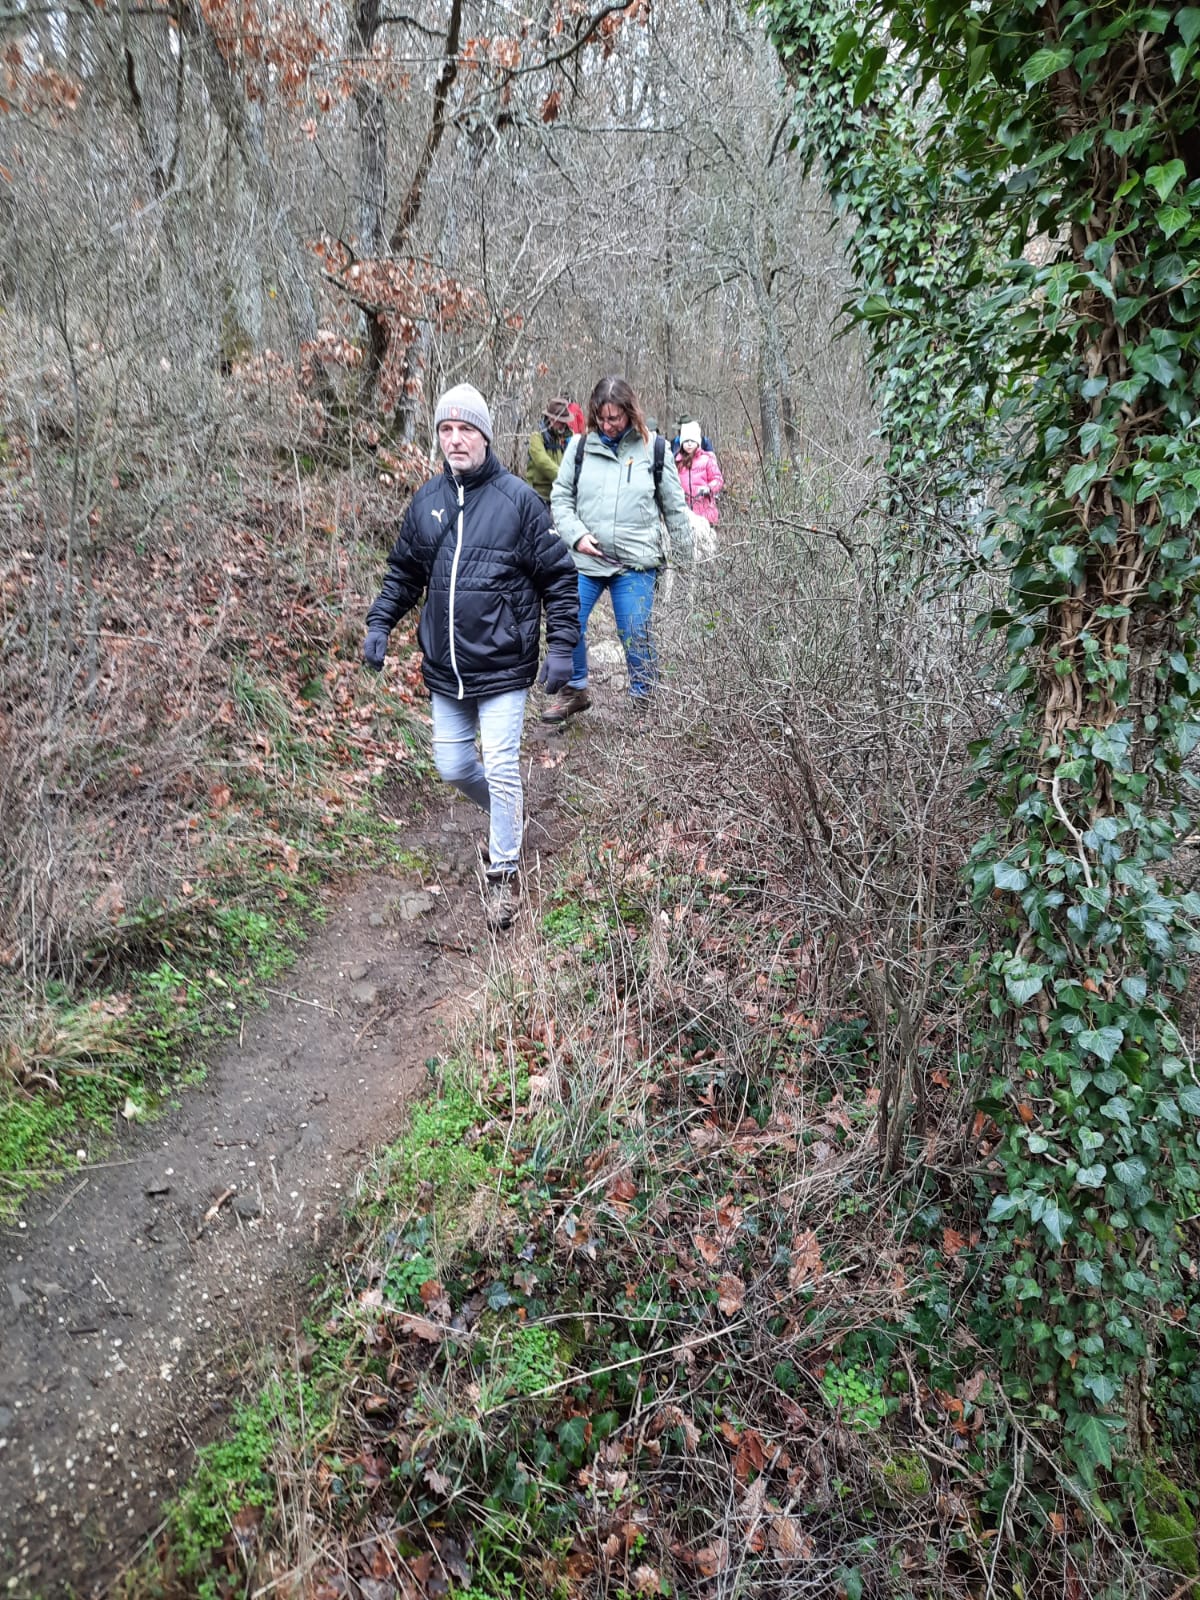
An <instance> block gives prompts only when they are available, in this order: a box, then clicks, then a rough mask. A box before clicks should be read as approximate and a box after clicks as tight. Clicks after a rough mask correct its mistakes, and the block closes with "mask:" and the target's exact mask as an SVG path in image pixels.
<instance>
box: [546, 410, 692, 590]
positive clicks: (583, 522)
mask: <svg viewBox="0 0 1200 1600" xmlns="http://www.w3.org/2000/svg"><path fill="white" fill-rule="evenodd" d="M578 450H582V451H583V465H582V467H581V468H580V473H579V492H578V496H577V495H576V492H575V453H576V451H578ZM660 493H661V497H662V520H661V521H660V519H659V510H658V503H657V501H656V500H655V496H654V450H653V440H651V443H650V444H646V443H645V442H644V441H643V439H642V438H641V436H640V435H639V434H637V433H635V432H634V431H633V429H632V428H631V429H629V430H628V431H627V432H626V433H625V435H624V437H623V438H622V439H621V442H620V443H619V444H618V445H617V449H616V453H615V454H614V453H613V451H612V450H610V449H609V447H608V446H607V445H606V444H603V443H602V442H601V439H600V436H599V434H597V433H586V434H577V435H576V436H575V438H574V439H572V440H571V441H570V442H569V443H568V445H567V448H566V451H565V452H564V454H563V458H562V464H561V465H560V467H559V469H558V477H557V478H556V479H555V480H554V488H553V489H552V490H551V491H550V509H551V512H552V513H553V516H554V526H555V527H556V528H557V529H558V532H559V535H560V536H561V537H562V538H563V539H564V540H565V541H566V543H567V546H568V547H569V549H570V551H571V554H572V555H573V556H574V558H575V565H576V566H577V567H578V568H579V570H580V572H584V573H587V574H588V576H589V577H593V578H611V577H612V575H613V574H614V573H615V572H618V571H620V570H621V568H623V567H631V568H634V569H636V570H638V571H651V570H654V569H656V568H658V567H662V566H665V565H666V563H667V559H668V556H669V557H670V559H671V560H672V561H673V562H681V561H684V562H686V561H690V559H691V555H692V527H691V523H690V522H689V520H688V513H687V502H686V501H685V500H684V497H683V489H682V487H681V486H680V482H679V472H678V470H677V469H676V466H675V463H674V461H673V460H672V459H671V453H670V451H667V453H666V458H665V460H664V461H663V475H662V486H661V490H660ZM663 521H665V522H666V536H665V539H664V534H663V526H662V522H663ZM589 533H590V534H591V536H592V538H593V539H595V541H596V543H597V544H598V545H599V546H600V548H601V550H603V551H604V554H605V555H606V556H609V557H611V558H612V559H611V560H610V561H607V562H605V561H598V560H596V558H595V557H594V556H585V555H580V553H579V551H578V550H577V549H576V548H575V547H576V545H577V544H578V543H579V541H580V539H582V538H583V537H584V536H585V534H589Z"/></svg>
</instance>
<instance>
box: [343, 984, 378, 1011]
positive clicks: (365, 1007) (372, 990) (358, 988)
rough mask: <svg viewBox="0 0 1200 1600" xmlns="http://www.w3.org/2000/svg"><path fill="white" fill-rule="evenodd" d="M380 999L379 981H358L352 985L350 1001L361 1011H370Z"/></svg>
mask: <svg viewBox="0 0 1200 1600" xmlns="http://www.w3.org/2000/svg"><path fill="white" fill-rule="evenodd" d="M378 999H379V985H378V984H377V983H356V984H353V985H352V986H351V989H350V1001H351V1004H352V1005H354V1006H355V1007H356V1009H357V1010H359V1011H369V1010H370V1009H371V1007H372V1006H373V1005H374V1004H375V1002H376V1001H377V1000H378Z"/></svg>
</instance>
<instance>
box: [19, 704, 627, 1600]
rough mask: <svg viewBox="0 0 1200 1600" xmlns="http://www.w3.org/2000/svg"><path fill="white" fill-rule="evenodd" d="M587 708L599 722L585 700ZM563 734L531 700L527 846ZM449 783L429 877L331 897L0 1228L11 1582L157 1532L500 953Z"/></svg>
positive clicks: (132, 1550) (374, 881)
mask: <svg viewBox="0 0 1200 1600" xmlns="http://www.w3.org/2000/svg"><path fill="white" fill-rule="evenodd" d="M612 692H613V694H614V696H615V695H616V693H617V691H616V690H615V689H614V690H613V691H612ZM589 715H590V716H591V717H592V719H593V722H592V725H593V727H595V726H596V725H597V724H598V723H599V722H600V721H601V719H602V716H603V713H602V711H601V708H600V707H599V706H598V707H597V708H596V711H595V713H592V714H589ZM586 742H587V740H586V737H584V738H583V744H584V745H586ZM571 749H575V750H580V749H581V745H580V735H579V734H577V733H576V732H574V731H573V732H572V733H570V734H569V735H567V736H566V737H564V736H562V735H561V734H554V733H551V731H550V730H547V729H545V728H544V727H541V726H539V725H538V724H537V723H536V720H535V713H534V714H531V717H530V724H529V732H528V737H527V742H526V756H527V770H528V774H529V784H528V792H529V806H528V809H529V811H530V815H531V818H532V821H531V826H530V831H529V834H528V835H527V842H526V854H527V857H529V858H530V859H531V863H532V864H534V865H535V866H536V862H537V858H538V857H539V856H548V855H552V854H553V853H554V850H555V849H556V848H557V847H558V845H559V843H560V842H561V841H562V840H563V839H564V837H566V836H567V835H568V834H569V832H570V829H571V821H570V818H569V817H568V816H567V815H566V814H565V810H564V809H563V808H562V807H561V806H560V804H559V801H558V798H557V794H558V790H559V787H560V782H559V780H560V776H561V773H560V768H562V766H563V764H564V759H565V758H567V757H568V751H569V750H571ZM573 764H574V763H573V762H570V761H568V765H573ZM451 795H452V792H451V791H448V790H443V789H437V790H435V791H434V792H432V793H431V794H430V796H429V800H428V805H429V810H427V812H426V814H425V816H424V817H423V818H422V819H421V821H420V822H419V823H418V824H416V825H414V826H412V827H406V828H405V830H404V833H403V837H404V842H405V845H406V846H407V847H409V848H413V847H416V848H418V849H420V850H421V851H422V852H423V856H424V858H425V859H427V860H428V861H429V863H430V870H429V872H428V873H427V874H425V875H423V876H422V877H420V878H419V879H417V878H409V879H403V880H402V879H397V878H391V877H379V876H375V877H365V878H361V879H359V880H357V881H356V882H355V883H353V884H352V885H350V886H349V887H347V888H345V889H343V891H342V892H341V893H339V894H336V895H334V894H331V895H330V897H329V904H328V916H327V920H326V922H325V923H324V925H323V926H321V927H320V928H319V929H318V931H317V932H316V933H315V935H314V937H313V938H312V940H311V941H310V942H309V944H308V945H307V946H306V947H305V950H304V951H303V953H302V954H301V956H300V958H299V960H298V962H297V964H296V966H295V967H294V969H293V970H292V971H291V972H290V973H288V974H287V975H286V976H285V977H284V978H282V979H280V980H278V982H277V984H276V985H275V986H274V987H273V989H272V992H271V993H270V995H269V997H268V998H269V1001H270V1003H269V1006H268V1007H267V1009H266V1010H263V1011H255V1012H250V1013H247V1014H246V1016H245V1017H244V1018H243V1020H242V1023H241V1029H240V1033H239V1035H238V1038H237V1040H236V1042H231V1043H230V1044H229V1045H228V1046H227V1047H225V1048H224V1049H222V1050H221V1051H220V1052H219V1053H218V1054H217V1056H216V1058H215V1059H214V1060H212V1061H211V1063H210V1067H209V1072H208V1075H207V1079H206V1081H205V1083H204V1085H203V1086H202V1087H201V1088H199V1089H194V1090H189V1091H187V1092H185V1093H184V1094H182V1096H181V1099H180V1104H179V1105H178V1107H177V1109H175V1110H174V1111H172V1112H171V1113H170V1114H169V1115H166V1116H164V1117H162V1118H160V1119H159V1120H157V1121H155V1122H154V1123H152V1124H151V1125H149V1126H146V1127H140V1128H139V1127H131V1128H128V1129H125V1128H123V1129H122V1130H121V1131H120V1133H119V1134H118V1136H117V1142H116V1143H115V1144H113V1145H112V1147H111V1148H107V1149H105V1150H104V1152H103V1155H102V1159H97V1160H96V1162H95V1164H94V1165H88V1164H86V1163H85V1164H84V1165H83V1167H82V1168H81V1171H80V1172H79V1173H78V1174H77V1175H76V1176H75V1177H73V1178H72V1179H70V1180H69V1181H68V1182H66V1183H65V1184H63V1185H62V1186H61V1187H60V1188H58V1189H57V1190H56V1191H54V1192H52V1193H50V1194H48V1195H46V1196H45V1197H43V1198H42V1199H41V1201H40V1202H39V1203H37V1204H35V1205H31V1206H30V1207H29V1208H28V1210H27V1213H26V1215H25V1217H24V1219H23V1220H22V1222H21V1223H20V1225H19V1226H16V1227H11V1228H9V1229H6V1230H5V1231H4V1233H3V1235H0V1573H3V1575H4V1579H5V1580H6V1591H7V1593H9V1594H11V1595H14V1596H24V1595H38V1596H43V1597H47V1600H48V1597H50V1596H59V1595H79V1596H85V1595H86V1596H94V1595H99V1594H103V1593H105V1592H106V1591H107V1589H108V1588H109V1587H110V1586H111V1584H112V1582H113V1580H114V1578H115V1576H116V1575H117V1574H118V1573H119V1572H120V1571H122V1570H123V1569H124V1568H125V1567H127V1565H128V1564H129V1563H130V1562H131V1561H132V1560H133V1559H134V1558H135V1557H136V1555H137V1553H138V1551H139V1550H140V1548H141V1547H142V1546H143V1545H144V1544H145V1542H146V1541H147V1540H148V1539H150V1538H152V1537H153V1536H154V1533H155V1531H156V1530H157V1529H158V1527H159V1526H160V1524H161V1522H162V1518H163V1513H164V1508H165V1505H166V1503H167V1502H168V1501H169V1500H170V1499H171V1498H172V1496H173V1495H174V1494H175V1492H176V1491H177V1490H178V1489H179V1488H180V1487H181V1486H182V1485H183V1483H184V1482H185V1481H186V1478H187V1474H188V1471H189V1468H190V1464H191V1460H192V1457H193V1453H194V1450H195V1448H196V1446H197V1445H198V1444H200V1443H203V1442H204V1441H205V1440H206V1439H208V1438H210V1437H212V1436H214V1435H215V1434H216V1433H217V1432H218V1431H219V1430H220V1428H221V1426H222V1422H223V1419H224V1418H226V1417H227V1415H228V1411H229V1408H230V1405H231V1403H232V1399H233V1398H234V1397H236V1395H237V1393H238V1389H239V1382H240V1380H241V1378H242V1377H243V1375H244V1374H245V1373H246V1372H247V1370H248V1369H249V1367H250V1365H251V1364H252V1362H253V1360H254V1357H255V1354H256V1353H257V1352H261V1351H262V1350H264V1349H266V1348H276V1349H277V1348H278V1347H279V1345H280V1342H281V1340H282V1341H283V1342H284V1344H286V1338H287V1332H288V1330H289V1329H295V1328H297V1327H298V1325H299V1322H300V1320H301V1319H302V1317H303V1314H304V1310H305V1308H306V1306H307V1304H308V1300H309V1290H308V1282H309V1279H310V1278H311V1276H312V1275H313V1273H315V1272H317V1271H319V1270H320V1269H321V1267H322V1266H324V1265H326V1264H327V1263H328V1262H330V1261H332V1260H335V1259H336V1252H337V1242H338V1237H339V1234H340V1233H341V1231H342V1228H343V1223H342V1216H343V1210H344V1204H345V1201H346V1199H347V1197H348V1195H349V1193H350V1192H351V1190H352V1189H353V1186H354V1184H355V1181H356V1177H357V1175H358V1174H359V1173H360V1172H361V1170H362V1169H363V1167H364V1165H365V1164H366V1161H367V1158H368V1157H369V1155H370V1152H371V1151H372V1149H373V1148H375V1147H377V1146H379V1145H381V1144H384V1143H386V1142H387V1141H388V1139H389V1138H390V1137H391V1136H392V1135H394V1134H395V1133H396V1132H397V1130H398V1129H399V1127H400V1125H401V1121H402V1113H403V1107H404V1104H405V1101H406V1100H407V1099H408V1098H409V1097H410V1096H411V1095H412V1094H413V1093H414V1092H419V1091H420V1089H421V1088H422V1086H423V1085H424V1083H425V1082H426V1081H427V1079H426V1074H425V1068H424V1063H425V1061H426V1060H427V1058H428V1057H430V1056H432V1055H434V1054H435V1053H436V1052H437V1051H438V1049H439V1047H440V1045H441V1043H442V1042H443V1040H444V1038H445V1034H446V1029H447V1027H448V1026H449V1025H450V1024H451V1023H452V1022H453V1020H454V1019H455V1018H456V1017H457V1016H459V1015H462V1014H464V1013H465V1012H466V1011H467V1010H468V1009H469V1008H470V1007H471V1003H472V999H473V997H474V996H475V995H477V994H478V992H479V990H480V988H481V985H482V984H483V983H484V982H485V980H486V976H487V973H488V970H489V966H490V965H491V964H493V963H494V962H496V961H503V960H504V959H505V946H504V945H503V944H501V945H497V944H496V941H495V939H494V938H493V937H492V936H490V935H489V934H488V931H487V929H486V927H485V925H484V920H483V912H482V906H481V902H480V898H479V892H478V888H477V883H476V878H475V863H476V861H477V851H478V846H479V843H480V842H481V841H482V840H483V838H484V833H485V829H484V824H483V819H482V817H481V814H480V813H479V812H478V811H476V810H474V808H472V807H470V806H469V805H467V804H465V803H463V802H457V803H455V802H453V801H452V798H451ZM539 876H540V875H539V873H538V872H537V871H536V870H535V871H533V872H531V873H530V874H529V875H528V877H527V879H526V882H527V883H529V884H530V885H531V892H532V893H534V894H536V888H534V887H533V886H534V885H536V883H537V881H538V880H539ZM501 937H502V939H503V938H504V937H505V936H501Z"/></svg>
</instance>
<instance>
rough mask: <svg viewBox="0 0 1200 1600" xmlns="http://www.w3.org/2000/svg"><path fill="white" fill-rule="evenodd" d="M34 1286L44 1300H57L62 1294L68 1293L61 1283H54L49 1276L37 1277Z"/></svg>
mask: <svg viewBox="0 0 1200 1600" xmlns="http://www.w3.org/2000/svg"><path fill="white" fill-rule="evenodd" d="M33 1287H34V1288H35V1289H36V1290H37V1292H38V1293H39V1294H40V1295H41V1297H42V1299H43V1300H57V1298H58V1296H59V1295H60V1294H66V1292H67V1291H66V1290H65V1289H64V1288H63V1286H62V1284H61V1283H53V1282H51V1280H50V1279H49V1278H35V1279H34V1280H33Z"/></svg>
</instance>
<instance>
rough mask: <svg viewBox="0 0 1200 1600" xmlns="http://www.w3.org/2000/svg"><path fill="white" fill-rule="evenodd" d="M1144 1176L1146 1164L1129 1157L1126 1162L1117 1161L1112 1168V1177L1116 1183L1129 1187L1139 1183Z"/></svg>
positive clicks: (1134, 1157)
mask: <svg viewBox="0 0 1200 1600" xmlns="http://www.w3.org/2000/svg"><path fill="white" fill-rule="evenodd" d="M1145 1176H1146V1163H1145V1162H1144V1161H1139V1160H1138V1158H1137V1157H1136V1156H1131V1157H1130V1159H1129V1160H1128V1161H1118V1162H1117V1163H1116V1165H1115V1166H1114V1167H1113V1177H1114V1178H1115V1179H1116V1180H1117V1182H1118V1183H1124V1184H1128V1185H1130V1186H1132V1185H1134V1184H1138V1183H1141V1182H1142V1181H1143V1180H1144V1179H1145Z"/></svg>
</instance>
